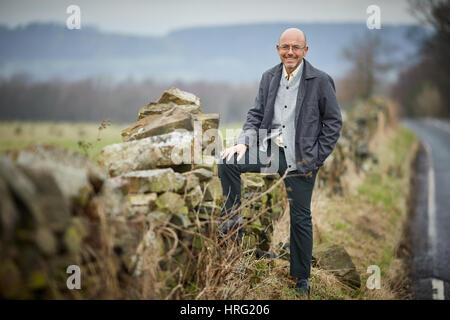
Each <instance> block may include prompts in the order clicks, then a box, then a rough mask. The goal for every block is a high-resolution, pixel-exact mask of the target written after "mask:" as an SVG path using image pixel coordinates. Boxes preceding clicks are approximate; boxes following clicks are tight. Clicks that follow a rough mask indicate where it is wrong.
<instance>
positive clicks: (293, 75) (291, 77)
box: [283, 59, 303, 81]
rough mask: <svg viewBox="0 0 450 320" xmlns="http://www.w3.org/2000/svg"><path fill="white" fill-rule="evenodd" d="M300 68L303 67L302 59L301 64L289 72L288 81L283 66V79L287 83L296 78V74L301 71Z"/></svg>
mask: <svg viewBox="0 0 450 320" xmlns="http://www.w3.org/2000/svg"><path fill="white" fill-rule="evenodd" d="M301 67H303V59H302V62H301V63H300V64H299V65H298V66H297V68H295V70H294V71H292V72H291V74H290V76H289V80H288V73H287V71H286V67H285V66H284V65H283V77H284V78H285V79H286V80H288V81H290V80H292V79H294V78H295V77H296V76H297V73H298V71H299V70H300V69H301Z"/></svg>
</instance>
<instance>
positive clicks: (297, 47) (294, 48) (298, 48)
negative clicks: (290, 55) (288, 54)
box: [280, 44, 306, 52]
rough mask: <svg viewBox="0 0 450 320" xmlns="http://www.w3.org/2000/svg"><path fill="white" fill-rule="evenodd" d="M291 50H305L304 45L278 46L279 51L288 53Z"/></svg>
mask: <svg viewBox="0 0 450 320" xmlns="http://www.w3.org/2000/svg"><path fill="white" fill-rule="evenodd" d="M291 48H292V51H294V52H295V51H300V50H303V49H305V48H306V45H304V46H303V47H300V46H288V45H287V44H285V45H282V46H280V50H281V51H289V50H290V49H291Z"/></svg>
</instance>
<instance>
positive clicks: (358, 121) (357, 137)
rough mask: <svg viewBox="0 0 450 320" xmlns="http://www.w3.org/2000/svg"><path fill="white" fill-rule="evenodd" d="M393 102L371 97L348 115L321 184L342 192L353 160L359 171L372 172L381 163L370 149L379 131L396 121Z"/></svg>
mask: <svg viewBox="0 0 450 320" xmlns="http://www.w3.org/2000/svg"><path fill="white" fill-rule="evenodd" d="M389 103H390V102H389V101H386V100H383V99H380V98H371V99H368V100H365V101H362V102H359V103H357V104H356V105H355V106H354V107H353V108H352V109H351V110H350V111H349V112H348V113H346V114H345V115H344V121H343V127H342V130H341V136H340V138H339V140H338V142H337V144H336V147H335V149H334V151H333V153H332V154H331V155H330V156H329V157H328V159H327V160H326V161H325V163H324V166H323V168H322V169H321V170H320V174H319V175H318V178H317V180H318V183H317V184H318V186H319V187H320V186H322V185H324V186H326V187H327V188H329V190H330V191H331V192H332V193H338V194H341V193H342V192H343V185H342V182H341V177H343V176H344V174H345V172H346V171H347V169H348V168H347V164H348V163H352V165H353V166H354V167H355V168H356V170H357V172H358V171H360V170H362V171H370V169H371V167H372V165H373V164H375V163H377V162H378V159H377V158H376V156H375V155H374V154H373V153H371V152H370V151H369V144H370V141H371V140H372V138H373V137H374V135H375V134H376V132H377V131H378V130H385V129H386V127H387V126H389V125H392V124H393V123H394V119H392V115H391V113H390V110H389V106H388V105H389Z"/></svg>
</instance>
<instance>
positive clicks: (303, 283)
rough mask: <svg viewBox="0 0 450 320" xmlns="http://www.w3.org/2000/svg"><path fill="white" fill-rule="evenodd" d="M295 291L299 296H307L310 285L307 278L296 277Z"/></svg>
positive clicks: (309, 291)
mask: <svg viewBox="0 0 450 320" xmlns="http://www.w3.org/2000/svg"><path fill="white" fill-rule="evenodd" d="M295 291H296V292H297V293H298V294H299V295H300V296H301V297H306V296H307V297H309V295H310V293H311V287H310V286H309V283H308V279H298V281H297V284H296V285H295Z"/></svg>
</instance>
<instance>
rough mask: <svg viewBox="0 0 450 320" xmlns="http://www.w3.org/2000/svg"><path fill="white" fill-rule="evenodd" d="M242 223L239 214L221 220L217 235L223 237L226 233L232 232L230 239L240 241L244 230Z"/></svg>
mask: <svg viewBox="0 0 450 320" xmlns="http://www.w3.org/2000/svg"><path fill="white" fill-rule="evenodd" d="M242 225H243V222H242V217H241V216H239V215H237V216H234V217H232V218H231V219H228V220H226V221H224V222H222V224H221V225H220V228H219V235H220V236H221V237H222V238H223V237H225V236H226V235H227V234H229V233H233V235H232V236H231V239H233V240H238V241H239V242H241V241H242V238H243V237H244V230H243V228H242Z"/></svg>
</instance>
